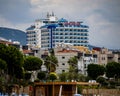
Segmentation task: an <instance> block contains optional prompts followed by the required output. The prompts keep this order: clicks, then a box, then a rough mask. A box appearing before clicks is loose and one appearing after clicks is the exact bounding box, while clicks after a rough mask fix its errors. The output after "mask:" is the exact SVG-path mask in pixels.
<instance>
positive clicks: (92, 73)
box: [87, 64, 105, 79]
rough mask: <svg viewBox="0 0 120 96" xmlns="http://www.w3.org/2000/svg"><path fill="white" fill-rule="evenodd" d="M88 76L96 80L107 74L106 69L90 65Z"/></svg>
mask: <svg viewBox="0 0 120 96" xmlns="http://www.w3.org/2000/svg"><path fill="white" fill-rule="evenodd" d="M87 73H88V76H89V77H91V78H92V79H96V78H97V77H98V76H100V75H103V74H104V73H105V67H104V66H102V65H98V64H89V65H88V68H87Z"/></svg>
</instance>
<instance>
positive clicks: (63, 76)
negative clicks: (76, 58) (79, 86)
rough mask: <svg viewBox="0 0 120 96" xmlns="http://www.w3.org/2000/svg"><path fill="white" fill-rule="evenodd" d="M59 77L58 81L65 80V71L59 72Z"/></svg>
mask: <svg viewBox="0 0 120 96" xmlns="http://www.w3.org/2000/svg"><path fill="white" fill-rule="evenodd" d="M59 79H60V81H63V82H65V81H67V73H66V72H63V73H61V74H59Z"/></svg>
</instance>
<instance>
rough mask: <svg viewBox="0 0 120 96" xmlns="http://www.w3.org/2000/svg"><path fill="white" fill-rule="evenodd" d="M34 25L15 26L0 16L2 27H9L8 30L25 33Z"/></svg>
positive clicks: (22, 24)
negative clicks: (17, 30)
mask: <svg viewBox="0 0 120 96" xmlns="http://www.w3.org/2000/svg"><path fill="white" fill-rule="evenodd" d="M31 24H32V23H18V24H13V23H12V22H10V21H9V20H7V19H5V18H3V17H2V16H0V27H8V28H13V29H19V30H22V31H25V30H26V28H28V27H29V26H30V25H31Z"/></svg>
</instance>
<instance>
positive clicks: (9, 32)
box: [0, 27, 26, 45]
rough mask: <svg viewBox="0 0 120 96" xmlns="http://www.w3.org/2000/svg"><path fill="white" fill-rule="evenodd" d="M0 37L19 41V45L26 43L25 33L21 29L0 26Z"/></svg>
mask: <svg viewBox="0 0 120 96" xmlns="http://www.w3.org/2000/svg"><path fill="white" fill-rule="evenodd" d="M0 37H3V38H5V39H7V40H12V41H19V42H20V44H21V45H25V44H26V33H25V32H24V31H21V30H17V29H12V28H5V27H0Z"/></svg>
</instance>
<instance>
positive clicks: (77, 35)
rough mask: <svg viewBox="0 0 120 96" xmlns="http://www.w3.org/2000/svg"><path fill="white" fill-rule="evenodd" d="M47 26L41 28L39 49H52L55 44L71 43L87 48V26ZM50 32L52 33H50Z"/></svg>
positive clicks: (65, 24) (80, 23)
mask: <svg viewBox="0 0 120 96" xmlns="http://www.w3.org/2000/svg"><path fill="white" fill-rule="evenodd" d="M48 26H51V24H49V25H45V26H42V27H41V47H42V48H54V47H55V44H56V43H61V42H64V43H71V44H73V45H74V46H86V47H87V46H88V26H86V25H82V22H67V20H65V22H64V19H62V22H61V21H60V20H59V22H58V23H57V24H56V27H54V28H48ZM51 31H52V32H51Z"/></svg>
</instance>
